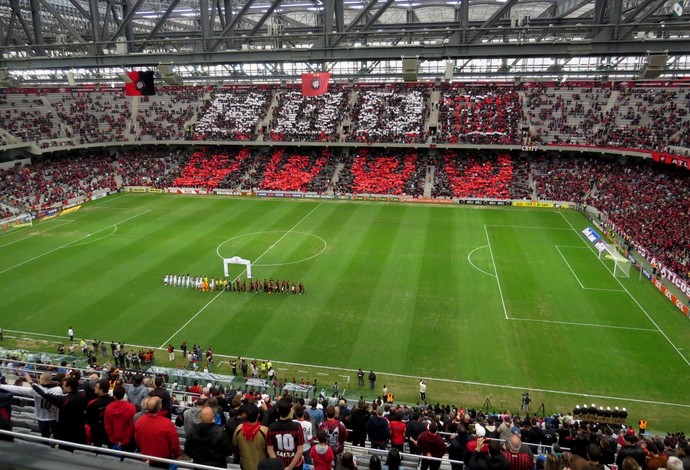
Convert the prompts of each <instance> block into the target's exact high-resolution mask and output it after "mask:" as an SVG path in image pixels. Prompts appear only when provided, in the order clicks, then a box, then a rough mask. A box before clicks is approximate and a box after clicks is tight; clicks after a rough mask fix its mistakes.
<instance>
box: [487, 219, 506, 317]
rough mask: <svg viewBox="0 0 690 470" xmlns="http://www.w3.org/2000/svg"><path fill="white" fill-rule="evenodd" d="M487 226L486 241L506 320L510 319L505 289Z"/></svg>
mask: <svg viewBox="0 0 690 470" xmlns="http://www.w3.org/2000/svg"><path fill="white" fill-rule="evenodd" d="M486 227H487V226H486V225H484V233H485V234H486V241H487V242H489V244H488V245H487V246H488V247H489V253H490V254H491V263H493V265H494V272H495V273H496V276H495V277H496V284H498V294H499V296H500V297H501V304H502V305H503V314H504V315H505V317H506V320H508V309H507V308H506V301H505V299H504V298H503V289H502V288H501V280H500V279H499V277H498V269H496V260H495V259H494V250H492V249H491V239H489V231H488V230H487V228H486Z"/></svg>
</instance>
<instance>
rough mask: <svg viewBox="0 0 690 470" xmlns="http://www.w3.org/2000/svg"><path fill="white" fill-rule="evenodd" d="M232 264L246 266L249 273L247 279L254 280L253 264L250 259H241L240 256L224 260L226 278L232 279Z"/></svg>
mask: <svg viewBox="0 0 690 470" xmlns="http://www.w3.org/2000/svg"><path fill="white" fill-rule="evenodd" d="M231 264H242V265H244V266H245V269H246V271H247V277H248V278H249V279H251V278H252V262H251V261H249V260H248V259H244V258H240V257H239V256H233V257H232V258H223V273H224V274H225V277H230V265H231Z"/></svg>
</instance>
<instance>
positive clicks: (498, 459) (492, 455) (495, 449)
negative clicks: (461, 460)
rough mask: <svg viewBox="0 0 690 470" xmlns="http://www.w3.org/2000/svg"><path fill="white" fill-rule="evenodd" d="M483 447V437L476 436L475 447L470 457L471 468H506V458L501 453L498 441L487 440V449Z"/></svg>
mask: <svg viewBox="0 0 690 470" xmlns="http://www.w3.org/2000/svg"><path fill="white" fill-rule="evenodd" d="M484 449H485V446H484V438H483V437H478V438H477V447H476V448H475V450H474V452H472V457H470V464H469V466H470V468H471V469H472V470H508V460H506V458H505V456H504V455H503V453H502V448H501V442H500V441H496V440H492V441H489V445H488V449H486V451H485V450H484Z"/></svg>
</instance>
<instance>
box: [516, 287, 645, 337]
mask: <svg viewBox="0 0 690 470" xmlns="http://www.w3.org/2000/svg"><path fill="white" fill-rule="evenodd" d="M620 292H623V291H620ZM509 320H515V321H531V322H535V323H556V324H559V325H572V326H587V327H592V326H593V327H596V328H611V329H614V330H635V331H650V332H652V333H658V331H657V330H655V329H653V328H637V327H634V326H616V325H600V324H597V323H579V322H570V321H558V320H539V319H536V318H509Z"/></svg>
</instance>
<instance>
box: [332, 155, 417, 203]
mask: <svg viewBox="0 0 690 470" xmlns="http://www.w3.org/2000/svg"><path fill="white" fill-rule="evenodd" d="M351 158H352V160H351V162H349V163H348V164H347V165H345V166H344V167H343V168H342V169H341V171H340V174H339V177H338V182H337V183H336V185H335V188H334V190H335V191H336V192H339V193H352V194H390V195H403V194H405V195H410V194H407V193H406V192H405V190H406V188H409V189H410V190H411V191H413V192H414V193H417V194H418V193H419V186H420V185H421V187H422V190H423V184H424V183H423V181H424V179H423V178H422V182H421V183H420V182H418V177H419V171H418V156H417V153H416V152H415V151H407V152H406V151H403V150H384V149H368V148H364V149H359V150H358V152H357V154H356V155H354V156H351ZM410 180H412V181H410ZM408 182H409V183H408Z"/></svg>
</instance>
